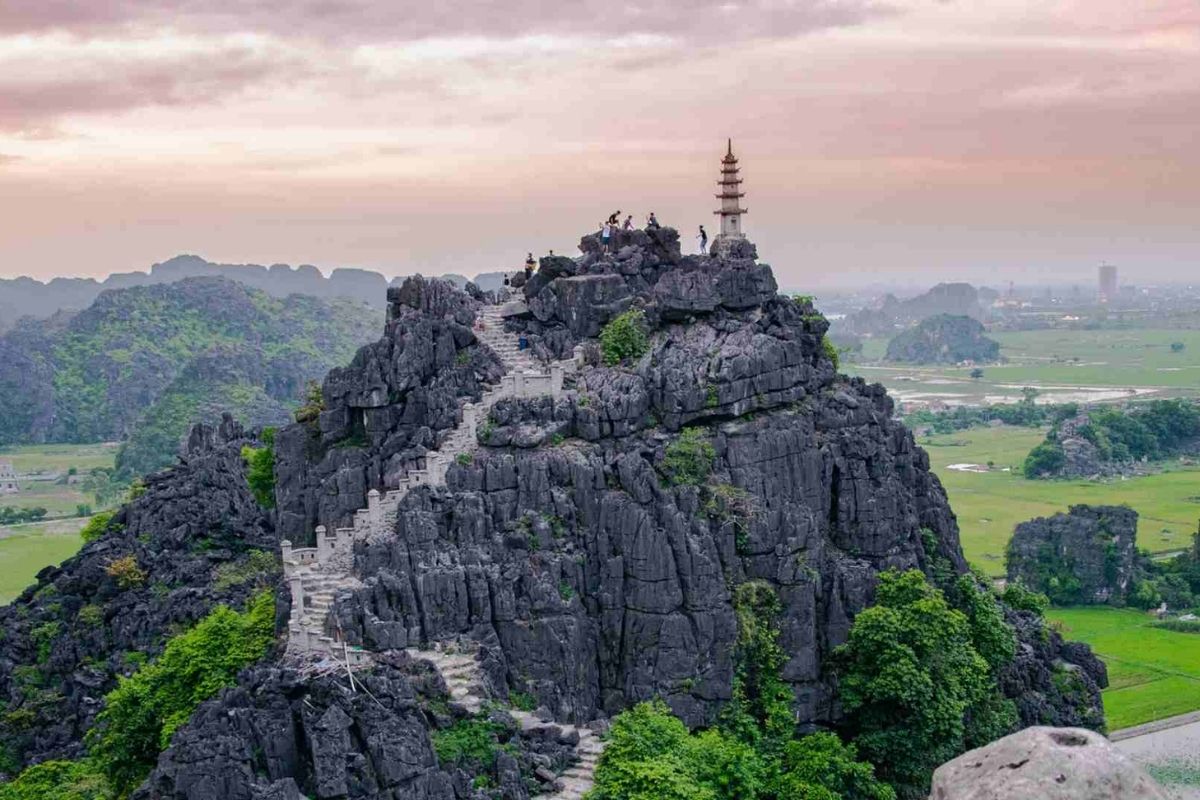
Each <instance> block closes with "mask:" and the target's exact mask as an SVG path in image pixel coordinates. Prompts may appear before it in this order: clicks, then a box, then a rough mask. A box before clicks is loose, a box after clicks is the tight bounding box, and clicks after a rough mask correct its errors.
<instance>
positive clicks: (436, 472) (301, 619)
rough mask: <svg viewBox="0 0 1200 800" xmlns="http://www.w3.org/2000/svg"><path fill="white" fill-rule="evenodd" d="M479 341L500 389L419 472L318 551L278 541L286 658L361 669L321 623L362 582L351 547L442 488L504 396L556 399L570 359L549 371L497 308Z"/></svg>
mask: <svg viewBox="0 0 1200 800" xmlns="http://www.w3.org/2000/svg"><path fill="white" fill-rule="evenodd" d="M475 333H476V338H477V339H478V340H479V341H480V342H482V343H483V344H486V345H487V346H488V347H489V348H491V349H492V350H493V351H494V352H495V353H496V354H497V355H498V356H499V357H500V360H501V362H502V363H503V364H504V367H505V374H504V376H503V377H502V378H501V381H500V383H499V385H497V386H495V387H493V388H491V389H489V390H488V391H486V392H484V394H483V397H482V398H481V400H480V402H479V403H467V404H465V405H464V406H463V408H462V421H461V422H459V424H458V425H457V426H455V427H454V429H453V430H451V431H450V433H449V435H447V436H446V437H445V439H443V441H442V443H441V445H439V447H438V449H437V450H432V451H430V452H428V453H426V454H425V457H424V465H423V467H419V468H415V469H409V470H408V471H407V472H406V473H405V474H404V475H403V476H402V477H401V478H400V480H399V485H398V486H397V487H396V488H393V489H389V490H388V491H387V492H385V493H380V492H379V491H378V490H377V489H372V490H371V491H370V492H368V493H367V507H366V508H362V509H359V510H358V511H356V512H355V513H354V519H353V525H352V526H351V527H348V528H336V529H334V530H332V531H331V530H327V529H326V528H325V526H324V525H320V526H318V527H317V530H316V538H317V546H316V547H303V548H296V547H293V546H292V543H291V542H289V541H286V540H285V541H283V542H281V543H280V545H281V548H282V550H283V566H284V574H285V576H286V577H287V579H288V582H289V584H290V588H291V592H292V613H291V618H290V619H289V621H288V634H289V635H288V647H287V654H288V655H289V656H293V657H297V658H302V657H303V658H316V659H319V660H320V659H336V660H345V661H348V662H349V663H351V664H360V663H364V662H366V661H368V660H369V658H370V655H369V654H368V653H366V652H365V651H363V650H362V649H360V648H356V647H350V646H347V645H345V644H344V643H343V642H342V640H341V637H340V635H337V631H333V632H330V631H328V630H327V625H326V620H327V618H328V616H329V610H330V609H331V608H332V607H333V602H334V600H335V598H336V597H337V594H338V592H341V591H352V590H354V589H356V588H358V587H359V586H361V585H362V584H361V583H360V582H359V581H358V579H357V578H355V577H354V575H353V574H352V567H353V550H354V542H355V541H359V540H361V539H365V538H366V537H367V536H369V535H371V534H372V533H386V532H388V531H392V530H395V525H396V514H397V509H398V508H399V506H400V501H401V500H402V499H403V498H404V496H405V495H406V494H407V493H408V491H409V489H411V488H413V487H415V486H424V485H432V486H442V485H445V483H446V471H447V470H448V469H449V466H450V464H451V462H452V461H453V460H454V459H456V458H458V457H459V456H461V455H463V454H469V453H471V452H472V451H474V450H475V449H476V447H478V440H477V438H476V430H477V428H478V425H479V424H480V423H482V422H483V421H484V420H486V419H487V416H488V412H489V411H490V409H491V406H492V404H493V403H495V402H496V401H498V400H500V399H502V398H505V397H535V396H538V395H542V394H552V395H555V396H557V395H558V393H559V392H560V391H561V390H562V380H563V376H564V374H565V372H567V371H568V370H570V369H573V368H574V366H575V362H574V361H559V362H554V363H552V364H551V365H550V367H549V369H548V370H547V369H546V368H545V367H543V366H542V365H541V364H540V363H539V362H537V361H536V360H535V359H534V358H533V357H532V355H531V354H530V352H529V351H528V350H522V349H521V348H520V344H519V339H518V337H517V336H514V335H513V334H511V333H508V332H507V331H505V330H504V318H503V315H502V313H501V307H500V306H496V305H488V306H484V307H483V308H482V309H480V311H479V313H478V315H477V325H476V331H475Z"/></svg>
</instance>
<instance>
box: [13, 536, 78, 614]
mask: <svg viewBox="0 0 1200 800" xmlns="http://www.w3.org/2000/svg"><path fill="white" fill-rule="evenodd" d="M86 521H87V520H84V519H79V520H64V521H63V523H61V524H55V525H52V526H41V525H15V526H13V527H11V528H7V529H5V530H6V532H9V535H7V536H4V537H3V538H0V564H3V565H4V568H3V569H0V603H9V602H11V601H12V599H13V598H14V597H16V596H17V595H18V594H20V593H21V591H22V590H24V589H25V587H26V586H29V585H30V584H31V583H33V581H34V577H35V576H36V575H37V574H38V572H39V571H40V570H41V569H42V568H43V567H47V566H50V565H52V564H60V563H62V562H63V561H64V560H66V559H68V558H70V557H71V556H73V555H75V553H76V552H78V551H79V548H80V547H81V546H82V545H83V540H82V539H80V538H79V529H80V528H82V527H83V524H84V523H85V522H86ZM68 522H69V523H71V524H70V525H68V524H67V523H68ZM63 526H66V527H68V530H67V531H65V532H55V533H47V532H43V531H42V530H41V529H42V528H47V529H49V530H54V529H56V528H61V527H63ZM72 526H73V527H74V531H71V530H69V528H70V527H72Z"/></svg>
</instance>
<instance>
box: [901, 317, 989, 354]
mask: <svg viewBox="0 0 1200 800" xmlns="http://www.w3.org/2000/svg"><path fill="white" fill-rule="evenodd" d="M999 358H1000V343H999V342H997V341H996V340H995V339H989V338H988V337H987V336H985V335H984V328H983V323H981V322H980V321H979V320H977V319H972V318H971V317H967V316H955V315H952V314H938V315H936V316H933V317H929V318H928V319H924V320H921V322H920V323H918V324H917V325H916V327H914V328H911V329H909V330H907V331H904V332H903V333H901V334H899V335H897V336H896V337H895V338H893V339H892V340H891V341H890V342H888V348H887V360H888V361H903V362H906V363H911V364H959V363H962V362H964V361H968V362H972V363H976V364H983V363H987V362H990V361H997V360H999Z"/></svg>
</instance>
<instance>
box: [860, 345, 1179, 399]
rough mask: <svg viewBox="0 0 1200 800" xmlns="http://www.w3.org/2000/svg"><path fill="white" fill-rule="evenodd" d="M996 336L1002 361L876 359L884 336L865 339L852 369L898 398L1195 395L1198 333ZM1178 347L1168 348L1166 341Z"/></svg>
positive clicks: (881, 353) (1118, 397)
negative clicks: (1028, 389) (976, 367)
mask: <svg viewBox="0 0 1200 800" xmlns="http://www.w3.org/2000/svg"><path fill="white" fill-rule="evenodd" d="M989 335H990V336H991V337H992V338H994V339H995V340H996V341H998V342H1000V354H1001V355H1002V356H1003V357H1004V358H1005V359H1007V361H1006V362H1005V363H1002V364H986V365H982V367H981V368H982V369H983V377H982V378H979V379H972V378H971V377H970V372H971V370H970V368H967V367H949V366H917V365H908V364H884V363H879V362H880V360H881V359H882V358H883V356H884V353H885V352H886V351H887V341H886V340H885V339H870V340H867V341H866V342H864V345H863V352H862V355H861V357H860V358H859V360H858V362H857V363H848V364H846V365H845V369H846V371H847V372H849V373H850V374H854V375H861V376H862V377H864V378H866V379H867V380H870V381H878V382H880V383H882V384H884V385H885V386H887V387H888V390H889V391H891V392H892V393H893V394H894V395H895V397H896V398H897V399H898V400H901V401H905V402H908V401H914V402H920V401H931V400H941V401H945V402H951V403H960V404H972V405H979V404H982V403H995V402H1015V401H1016V400H1019V399H1020V390H1021V387H1023V386H1034V387H1037V388H1039V389H1040V390H1041V391H1042V394H1043V397H1044V398H1045V399H1046V400H1047V401H1051V402H1089V401H1091V400H1096V401H1108V400H1119V399H1122V398H1126V397H1138V396H1155V397H1166V396H1196V395H1200V331H1195V330H1130V331H1121V330H1104V331H1086V330H1044V331H1014V332H1004V333H996V334H989ZM1173 342H1180V343H1182V344H1183V345H1184V349H1183V350H1182V351H1180V352H1173V351H1172V350H1171V344H1172V343H1173Z"/></svg>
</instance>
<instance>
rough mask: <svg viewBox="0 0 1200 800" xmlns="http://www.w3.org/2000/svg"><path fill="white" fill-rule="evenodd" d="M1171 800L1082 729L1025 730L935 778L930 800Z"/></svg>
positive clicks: (1125, 759)
mask: <svg viewBox="0 0 1200 800" xmlns="http://www.w3.org/2000/svg"><path fill="white" fill-rule="evenodd" d="M1030 798H1038V800H1167V794H1166V793H1165V792H1164V791H1163V790H1162V789H1161V788H1160V787H1159V786H1158V784H1156V783H1155V782H1154V781H1153V780H1152V779H1151V778H1150V776H1149V775H1147V774H1146V773H1145V771H1144V770H1143V769H1142V768H1141V767H1139V766H1138V765H1136V764H1134V763H1133V762H1132V761H1130V760H1129V758H1128V757H1126V756H1125V755H1124V754H1123V753H1121V752H1119V751H1118V750H1117V749H1116V748H1115V747H1113V746H1112V744H1111V743H1110V742H1109V741H1108V739H1106V738H1104V737H1103V736H1101V735H1100V734H1098V733H1094V732H1093V731H1089V730H1085V729H1083V728H1045V727H1035V728H1026V729H1025V730H1023V731H1020V732H1018V733H1014V734H1012V735H1011V736H1006V737H1004V738H1003V739H998V740H997V741H995V742H992V743H991V744H989V745H987V746H986V747H980V748H978V749H977V750H971V751H968V752H966V753H963V754H962V755H961V756H959V757H958V758H956V759H954V760H953V761H948V762H946V763H945V764H943V765H942V766H940V767H938V769H937V771H936V772H934V773H933V792H932V794H931V795H930V800H1029V799H1030Z"/></svg>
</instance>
